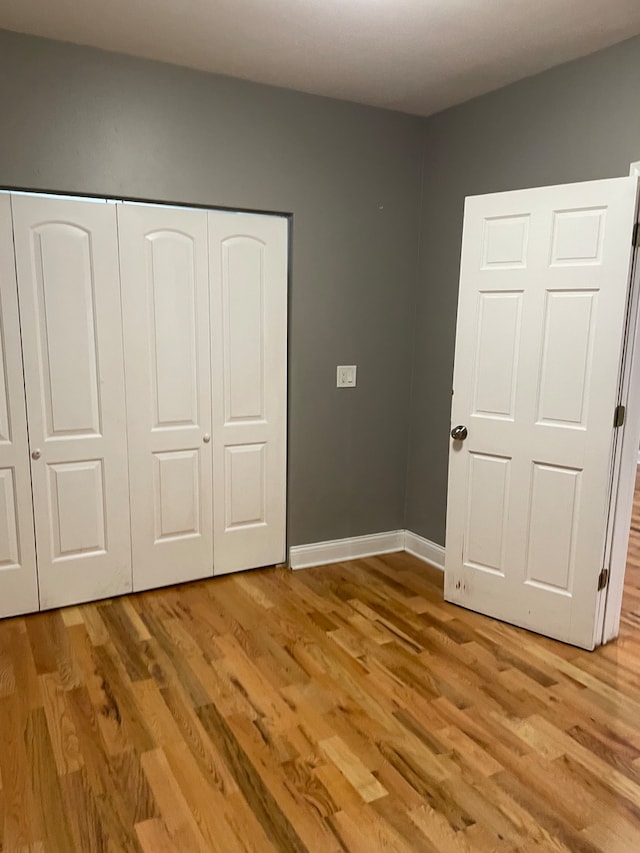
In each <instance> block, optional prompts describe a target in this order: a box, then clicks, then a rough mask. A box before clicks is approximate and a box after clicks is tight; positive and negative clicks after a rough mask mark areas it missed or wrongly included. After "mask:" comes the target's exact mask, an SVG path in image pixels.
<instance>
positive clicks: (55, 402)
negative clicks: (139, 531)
mask: <svg viewBox="0 0 640 853" xmlns="http://www.w3.org/2000/svg"><path fill="white" fill-rule="evenodd" d="M12 206H13V220H14V239H15V249H16V265H17V278H18V292H19V302H20V321H21V326H22V340H23V360H24V375H25V386H26V397H27V411H28V422H29V442H30V450H31V454H32V461H31V473H32V484H33V505H34V516H35V527H36V543H37V544H36V547H37V559H38V577H39V584H40V606H41V608H43V609H46V608H50V607H57V606H63V605H68V604H72V603H75V602H80V601H87V600H93V599H99V598H104V597H107V596H111V595H116V594H120V593H125V592H129V591H130V590H131V553H130V538H129V488H128V475H127V448H126V430H125V400H124V369H123V358H122V333H121V313H120V281H119V273H118V248H117V229H116V213H115V208H114V206H113V205H107V204H97V203H91V202H79V201H65V200H59V199H49V198H46V197H27V196H20V195H14V196H12ZM34 457H36V458H34Z"/></svg>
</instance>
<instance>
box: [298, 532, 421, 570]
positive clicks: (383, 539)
mask: <svg viewBox="0 0 640 853" xmlns="http://www.w3.org/2000/svg"><path fill="white" fill-rule="evenodd" d="M403 548H404V530H390V531H389V532H388V533H373V534H371V536H352V537H351V538H349V539H332V540H330V541H329V542H314V543H313V544H312V545H295V546H294V547H292V548H289V565H290V566H291V568H292V569H308V568H310V567H311V566H324V565H326V564H327V563H341V562H342V561H343V560H355V559H358V558H359V557H373V556H374V555H375V554H390V553H391V552H392V551H402V550H403Z"/></svg>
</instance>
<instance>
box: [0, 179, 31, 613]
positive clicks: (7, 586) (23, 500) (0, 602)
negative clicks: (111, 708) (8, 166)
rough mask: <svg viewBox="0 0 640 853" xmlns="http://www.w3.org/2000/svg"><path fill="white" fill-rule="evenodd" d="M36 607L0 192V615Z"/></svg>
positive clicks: (6, 217)
mask: <svg viewBox="0 0 640 853" xmlns="http://www.w3.org/2000/svg"><path fill="white" fill-rule="evenodd" d="M37 609H38V579H37V574H36V553H35V542H34V533H33V507H32V503H31V472H30V470H29V446H28V441H27V418H26V411H25V399H24V381H23V373H22V349H21V343H20V322H19V320H18V295H17V288H16V276H15V260H14V254H13V231H12V224H11V201H10V198H9V196H8V195H3V196H0V617H4V616H13V615H14V614H17V613H25V612H27V611H29V610H37Z"/></svg>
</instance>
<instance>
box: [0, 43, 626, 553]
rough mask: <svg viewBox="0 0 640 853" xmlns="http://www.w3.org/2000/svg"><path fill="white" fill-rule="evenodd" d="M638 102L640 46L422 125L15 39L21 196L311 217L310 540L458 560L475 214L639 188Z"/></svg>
mask: <svg viewBox="0 0 640 853" xmlns="http://www.w3.org/2000/svg"><path fill="white" fill-rule="evenodd" d="M638 92H640V39H634V40H631V41H629V42H625V43H623V44H621V45H618V46H616V47H613V48H610V49H608V50H606V51H602V52H601V53H598V54H595V55H593V56H591V57H587V58H586V59H582V60H578V61H576V62H572V63H569V64H567V65H564V66H561V67H559V68H556V69H553V70H551V71H549V72H546V73H544V74H541V75H539V76H537V77H533V78H529V79H528V80H525V81H522V82H520V83H516V84H514V85H512V86H509V87H507V88H505V89H502V90H500V91H498V92H494V93H492V94H489V95H486V96H484V97H482V98H478V99H476V100H474V101H471V102H469V103H467V104H464V105H462V106H460V107H457V108H455V109H452V110H449V111H447V112H444V113H441V114H440V115H438V116H434V117H433V118H430V119H426V120H420V119H417V118H412V117H408V116H403V115H400V114H397V113H390V112H385V111H383V110H376V109H370V108H367V107H359V106H356V105H353V104H347V103H343V102H339V101H332V100H329V99H325V98H316V97H312V96H309V95H302V94H298V93H294V92H288V91H285V90H282V89H274V88H270V87H265V86H258V85H255V84H252V83H244V82H241V81H235V80H230V79H227V78H223V77H218V76H215V75H209V74H203V73H200V72H195V71H190V70H187V69H183V68H177V67H174V66H169V65H163V64H160V63H154V62H148V61H145V60H137V59H131V58H127V57H124V56H119V55H116V54H110V53H104V52H101V51H96V50H92V49H88V48H81V47H75V46H71V45H66V44H61V43H57V42H51V41H47V40H43V39H36V38H31V37H27V36H20V35H15V34H12V33H7V32H2V31H0V115H2V125H1V132H0V186H10V187H20V188H28V189H43V190H54V191H58V192H68V193H79V194H83V193H87V194H89V193H90V194H97V195H100V194H106V195H114V196H126V197H132V198H142V199H150V200H159V201H174V202H184V203H192V204H204V205H212V206H223V207H224V206H227V207H239V208H244V209H253V210H267V211H281V212H288V213H292V214H293V247H292V248H293V256H292V270H291V271H292V281H291V297H290V311H291V316H290V442H289V466H290V470H289V541H290V544H293V545H296V544H303V543H307V542H316V541H322V540H326V539H333V538H342V537H346V536H357V535H361V534H366V533H374V532H379V531H384V530H392V529H396V528H401V527H404V526H406V527H408V528H409V529H411V530H414V531H415V532H417V533H420V534H422V535H423V536H426V537H427V538H429V539H432V540H433V541H435V542H440V543H444V532H445V531H444V523H445V510H446V473H447V453H448V444H449V442H448V430H449V411H450V404H451V376H452V369H453V346H454V331H455V313H456V301H457V285H458V265H459V253H460V238H461V228H462V210H463V202H464V197H465V196H467V195H474V194H479V193H485V192H495V191H498V190H507V189H517V188H521V187H527V186H536V185H542V184H551V183H562V182H567V181H579V180H587V179H592V178H602V177H609V176H614V175H623V174H626V173H627V172H628V167H629V163H630V162H631V161H632V160H637V159H640V96H639V95H638ZM422 161H424V162H422ZM421 168H422V170H423V178H422V181H421ZM421 192H422V194H423V210H422V217H420V195H421ZM419 245H420V261H419V269H418V247H419ZM412 347H413V352H412ZM338 363H341V364H345V363H346V364H351V363H357V364H358V387H357V388H356V389H354V390H343V391H340V390H337V389H336V388H335V366H336V364H338ZM412 371H413V377H412V383H411V387H410V380H411V373H412ZM405 473H406V477H405Z"/></svg>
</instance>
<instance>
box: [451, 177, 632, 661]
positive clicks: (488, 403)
mask: <svg viewBox="0 0 640 853" xmlns="http://www.w3.org/2000/svg"><path fill="white" fill-rule="evenodd" d="M636 184H637V180H636V179H635V178H618V179H612V180H608V181H595V182H591V183H584V184H573V185H567V186H558V187H545V188H540V189H532V190H522V191H518V192H511V193H499V194H495V195H489V196H479V197H476V198H470V199H467V204H466V208H465V221H464V234H463V250H462V262H461V272H460V296H459V304H458V326H457V337H456V355H455V369H454V397H453V406H452V421H451V425H452V426H454V425H457V424H464V425H465V426H467V428H468V438H467V439H466V441H464V442H460V441H455V440H453V439H452V440H451V450H450V459H449V496H448V510H447V545H446V571H445V596H446V598H447V600H448V601H453V602H454V603H456V604H461V605H463V606H465V607H469V608H471V609H473V610H479V611H481V612H483V613H486V614H488V615H490V616H495V617H498V618H499V619H503V620H505V621H507V622H512V623H514V624H517V625H521V626H523V627H526V628H531V629H533V630H535V631H538V632H540V633H543V634H547V635H549V636H551V637H555V638H557V639H561V640H564V641H566V642H571V643H574V644H576V645H581V646H584V647H586V648H592V647H593V645H594V640H595V614H596V603H597V599H598V590H597V582H598V575H599V572H600V570H601V569H602V567H603V565H604V564H603V560H604V550H605V534H606V525H607V515H608V509H609V503H608V501H609V488H610V469H611V449H612V442H613V431H614V426H613V419H614V409H615V406H616V402H617V394H618V379H619V371H620V358H621V351H622V344H623V338H624V326H625V318H626V306H627V294H628V288H629V276H630V262H631V257H632V230H633V224H634V222H635V215H636V193H637V186H636Z"/></svg>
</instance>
